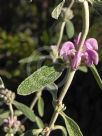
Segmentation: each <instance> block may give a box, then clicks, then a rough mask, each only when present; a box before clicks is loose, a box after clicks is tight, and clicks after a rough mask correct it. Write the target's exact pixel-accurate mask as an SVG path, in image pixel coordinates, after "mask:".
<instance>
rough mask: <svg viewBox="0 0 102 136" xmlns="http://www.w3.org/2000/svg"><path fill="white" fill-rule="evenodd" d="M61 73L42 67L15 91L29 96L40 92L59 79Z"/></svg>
mask: <svg viewBox="0 0 102 136" xmlns="http://www.w3.org/2000/svg"><path fill="white" fill-rule="evenodd" d="M60 75H61V72H59V71H57V70H56V69H55V68H54V67H53V66H51V67H49V66H43V67H41V68H40V69H38V70H37V71H35V72H34V73H33V74H32V75H30V76H29V77H28V78H26V79H25V80H24V81H23V82H22V83H21V84H20V85H19V86H18V89H17V92H18V94H20V95H29V94H31V93H34V92H37V91H40V90H42V89H43V88H44V87H46V86H47V85H48V84H51V83H53V82H54V81H55V80H57V79H58V78H59V76H60Z"/></svg>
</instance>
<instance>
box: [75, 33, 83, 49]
mask: <svg viewBox="0 0 102 136" xmlns="http://www.w3.org/2000/svg"><path fill="white" fill-rule="evenodd" d="M81 35H82V32H80V33H79V34H78V36H77V37H76V39H74V42H75V45H76V47H78V44H79V42H80V38H81Z"/></svg>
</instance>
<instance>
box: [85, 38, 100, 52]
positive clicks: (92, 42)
mask: <svg viewBox="0 0 102 136" xmlns="http://www.w3.org/2000/svg"><path fill="white" fill-rule="evenodd" d="M84 47H85V48H86V49H90V50H91V49H93V50H96V51H97V50H98V42H97V40H96V39H95V38H89V39H87V40H86V41H85V44H84Z"/></svg>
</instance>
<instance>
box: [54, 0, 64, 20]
mask: <svg viewBox="0 0 102 136" xmlns="http://www.w3.org/2000/svg"><path fill="white" fill-rule="evenodd" d="M64 3H65V0H63V1H62V2H61V3H60V4H59V5H58V6H57V7H56V8H55V9H54V10H53V11H52V18H54V19H58V17H59V15H60V14H61V11H62V8H63V5H64Z"/></svg>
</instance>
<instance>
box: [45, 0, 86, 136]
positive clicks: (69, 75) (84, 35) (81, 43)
mask: <svg viewBox="0 0 102 136" xmlns="http://www.w3.org/2000/svg"><path fill="white" fill-rule="evenodd" d="M82 10H83V30H82V36H81V39H80V43H79V49H78V50H79V51H80V50H81V49H82V47H83V44H84V41H85V39H86V36H87V34H88V31H89V7H88V2H87V1H86V0H84V2H83V3H82ZM75 72H76V71H74V70H73V71H72V70H71V69H70V71H69V74H68V76H67V81H66V83H65V86H64V88H63V90H62V91H61V94H60V96H59V98H58V104H57V105H56V107H55V110H54V113H53V115H52V119H51V121H50V124H49V129H48V130H49V131H47V132H46V136H49V134H50V132H51V129H52V128H53V127H54V124H55V122H56V120H57V118H58V116H59V112H58V106H59V104H62V102H63V99H64V97H65V95H66V93H67V91H68V89H69V87H70V85H71V83H72V80H73V78H74V75H75Z"/></svg>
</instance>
